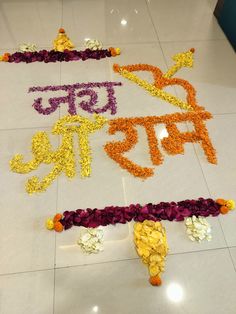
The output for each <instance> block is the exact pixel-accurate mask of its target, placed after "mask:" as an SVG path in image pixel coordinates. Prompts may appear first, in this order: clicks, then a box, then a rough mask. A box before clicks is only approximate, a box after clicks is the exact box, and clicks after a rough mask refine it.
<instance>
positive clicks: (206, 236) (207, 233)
mask: <svg viewBox="0 0 236 314" xmlns="http://www.w3.org/2000/svg"><path fill="white" fill-rule="evenodd" d="M185 225H186V228H187V230H186V232H187V235H188V237H189V239H190V240H191V241H198V242H201V241H203V240H207V241H211V239H212V234H211V225H210V224H209V223H208V222H207V220H206V218H205V217H201V216H199V217H196V216H192V217H188V218H185Z"/></svg>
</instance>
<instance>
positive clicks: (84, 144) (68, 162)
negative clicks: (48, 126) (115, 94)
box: [10, 115, 107, 194]
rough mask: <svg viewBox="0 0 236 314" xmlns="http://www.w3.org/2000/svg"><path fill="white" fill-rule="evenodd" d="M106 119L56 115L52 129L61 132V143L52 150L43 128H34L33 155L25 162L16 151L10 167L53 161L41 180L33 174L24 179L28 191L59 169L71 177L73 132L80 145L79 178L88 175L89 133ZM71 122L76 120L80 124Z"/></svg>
mask: <svg viewBox="0 0 236 314" xmlns="http://www.w3.org/2000/svg"><path fill="white" fill-rule="evenodd" d="M106 121H107V120H106V119H105V118H104V117H101V116H96V115H95V118H94V121H91V120H90V119H87V118H83V117H81V116H65V117H63V118H61V119H59V120H58V121H57V122H56V123H55V125H54V127H53V129H52V134H55V135H62V142H61V145H60V147H59V148H58V149H57V150H55V151H53V150H52V147H51V144H50V141H49V138H48V135H47V134H46V132H37V133H36V134H35V135H34V136H33V139H32V154H33V155H34V158H33V159H32V160H31V161H29V162H26V163H24V162H23V156H22V155H19V154H17V155H15V156H14V157H13V159H12V160H11V161H10V168H11V170H12V171H14V172H17V173H29V172H31V171H33V170H35V169H37V168H38V167H39V165H40V164H43V163H45V164H53V168H52V170H51V171H50V172H49V174H48V175H46V176H45V177H44V178H43V179H42V181H41V182H40V180H39V178H38V177H35V176H34V177H32V178H30V179H29V180H28V181H27V183H26V191H27V192H28V193H29V194H32V193H35V192H42V191H45V190H46V189H47V188H48V186H50V185H51V183H52V182H53V181H54V180H55V179H56V178H57V177H58V176H59V175H60V174H61V173H62V172H64V173H65V174H66V175H67V177H68V178H73V177H74V176H75V175H76V159H75V153H74V145H73V136H74V133H76V134H77V136H78V146H79V149H80V161H79V163H80V165H81V170H80V174H81V177H82V178H84V177H88V176H90V173H91V162H92V157H91V149H90V146H89V135H90V134H91V133H94V132H95V131H97V130H99V129H101V128H102V127H103V126H104V124H105V123H106ZM70 123H71V125H68V124H70ZM73 123H79V124H80V125H75V124H73Z"/></svg>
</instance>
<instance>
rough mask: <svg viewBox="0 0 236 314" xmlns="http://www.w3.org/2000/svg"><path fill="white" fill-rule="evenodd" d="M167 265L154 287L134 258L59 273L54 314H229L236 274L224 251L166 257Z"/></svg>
mask: <svg viewBox="0 0 236 314" xmlns="http://www.w3.org/2000/svg"><path fill="white" fill-rule="evenodd" d="M166 264H167V271H166V273H165V275H164V276H163V280H164V284H163V286H162V287H160V288H159V289H154V288H153V287H151V286H150V285H149V283H148V281H147V270H146V269H145V267H144V265H142V264H141V262H140V261H139V260H135V261H134V260H133V261H126V262H124V261H123V262H115V263H110V264H106V263H105V264H99V265H90V266H83V267H71V268H66V269H58V270H56V291H55V302H56V303H55V304H56V306H55V313H56V314H61V313H64V312H65V311H66V312H67V313H69V314H74V313H78V312H79V311H80V312H81V313H105V314H108V313H124V314H128V313H140V314H142V313H150V314H151V313H156V312H159V311H160V312H161V313H168V314H169V313H194V314H195V313H199V312H202V313H212V312H213V313H217V314H218V313H219V314H220V313H234V310H235V307H236V300H235V297H234V290H235V289H236V280H235V279H236V273H235V270H234V267H233V265H232V262H231V258H230V255H229V252H228V250H215V251H206V252H197V253H188V254H179V255H175V256H169V257H168V259H167V263H166ZM222 265H224V271H219V270H220V269H221V268H222ZM216 273H217V274H218V276H216ZM101 276H102V280H101V279H100V278H101ZM219 282H220V283H221V289H218V288H217V286H218V283H219ZM224 289H226V290H227V293H222V291H224ZM212 299H214V302H211V300H212Z"/></svg>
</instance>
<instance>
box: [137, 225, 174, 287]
mask: <svg viewBox="0 0 236 314" xmlns="http://www.w3.org/2000/svg"><path fill="white" fill-rule="evenodd" d="M134 243H135V246H136V250H137V253H138V255H139V256H140V257H141V259H142V261H143V263H144V264H146V265H148V270H149V274H150V279H149V281H150V283H151V284H152V285H155V286H160V285H161V278H160V275H161V273H162V272H164V270H165V257H166V255H167V253H168V250H169V248H168V244H167V239H166V231H165V228H164V227H163V226H162V224H161V223H160V222H158V221H157V222H154V221H151V220H144V221H143V222H137V223H135V225H134Z"/></svg>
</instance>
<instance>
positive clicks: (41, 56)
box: [0, 48, 119, 63]
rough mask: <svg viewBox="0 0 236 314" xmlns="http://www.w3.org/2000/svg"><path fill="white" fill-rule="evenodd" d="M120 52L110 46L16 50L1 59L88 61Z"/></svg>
mask: <svg viewBox="0 0 236 314" xmlns="http://www.w3.org/2000/svg"><path fill="white" fill-rule="evenodd" d="M118 54H119V49H118V48H113V49H112V48H109V49H103V50H90V49H85V50H83V51H77V50H65V51H63V52H60V51H55V50H50V51H47V50H40V51H35V52H30V51H29V52H14V53H13V54H10V53H5V54H4V55H3V56H2V58H0V61H5V62H10V63H20V62H25V63H32V62H44V63H49V62H57V61H59V62H62V61H66V62H68V61H79V60H82V61H86V60H88V59H95V60H100V59H103V58H106V57H115V56H117V55H118Z"/></svg>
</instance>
